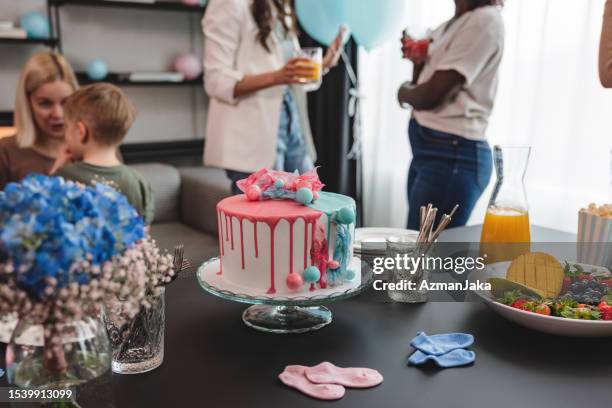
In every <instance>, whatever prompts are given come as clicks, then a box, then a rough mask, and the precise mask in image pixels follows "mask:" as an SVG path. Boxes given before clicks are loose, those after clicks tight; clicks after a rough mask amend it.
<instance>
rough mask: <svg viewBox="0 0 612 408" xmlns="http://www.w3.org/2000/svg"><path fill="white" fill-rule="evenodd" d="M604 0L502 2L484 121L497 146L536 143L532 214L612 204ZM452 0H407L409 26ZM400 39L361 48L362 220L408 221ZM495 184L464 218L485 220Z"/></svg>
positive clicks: (538, 218) (447, 10) (447, 12)
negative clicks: (491, 105) (495, 75)
mask: <svg viewBox="0 0 612 408" xmlns="http://www.w3.org/2000/svg"><path fill="white" fill-rule="evenodd" d="M604 1H605V0H537V1H534V0H507V1H506V7H505V8H504V11H503V15H504V21H505V24H506V50H505V55H504V59H503V62H502V67H501V71H500V87H499V91H498V96H497V101H496V105H495V110H494V112H493V115H492V117H491V122H490V126H489V129H488V132H487V133H488V138H489V142H490V143H491V145H493V144H504V143H506V144H529V145H531V146H532V147H533V150H532V155H531V160H530V163H529V169H528V171H527V176H526V187H527V197H528V200H529V205H530V217H531V222H532V224H534V225H540V226H545V227H550V228H555V229H561V230H565V231H574V232H575V231H576V229H577V211H578V209H579V208H580V207H583V206H586V205H588V204H589V203H590V202H598V203H603V202H606V201H608V202H612V187H611V173H610V162H611V149H612V90H605V89H603V88H602V87H601V85H600V84H599V79H598V74H597V53H598V44H599V33H600V29H601V18H602V15H603V5H604ZM453 11H454V4H453V1H452V0H411V1H410V2H408V5H407V9H406V13H405V22H406V23H405V25H406V26H407V27H408V28H409V30H410V31H411V32H417V33H424V32H425V30H426V29H427V28H429V27H435V26H437V25H438V24H440V23H441V22H443V21H444V20H447V19H448V18H450V17H451V16H452V13H453ZM399 37H400V33H398V39H397V41H395V40H394V41H390V42H389V43H388V44H386V45H385V46H383V47H380V48H378V49H376V50H373V51H370V52H366V51H361V54H360V61H359V67H360V82H361V87H362V90H361V91H362V93H363V94H364V95H365V97H364V99H363V101H362V109H363V144H364V159H363V165H364V209H363V210H364V215H365V221H366V225H368V226H393V227H402V226H404V225H405V222H406V214H407V203H406V176H407V169H408V165H409V163H410V158H411V153H410V147H409V145H408V140H407V124H408V119H409V116H410V112H409V111H406V110H402V109H400V108H399V107H398V104H397V102H396V93H397V88H398V86H399V85H400V84H401V83H402V82H403V81H405V80H407V79H409V78H411V77H412V72H411V69H412V68H411V64H410V63H409V62H407V61H405V60H402V59H401V52H400V45H399ZM493 183H494V176H493V178H492V180H491V183H490V184H489V188H488V189H487V191H485V193H484V194H483V197H482V198H481V200H480V201H479V203H478V205H477V207H476V209H475V210H474V212H473V214H472V217H471V219H470V224H477V223H481V222H482V220H483V219H484V212H485V210H486V205H487V202H488V199H489V196H490V193H491V189H492V186H493Z"/></svg>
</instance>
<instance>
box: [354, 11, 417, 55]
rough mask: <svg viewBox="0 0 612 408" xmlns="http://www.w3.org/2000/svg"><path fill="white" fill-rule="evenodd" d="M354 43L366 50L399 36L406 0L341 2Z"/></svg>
mask: <svg viewBox="0 0 612 408" xmlns="http://www.w3.org/2000/svg"><path fill="white" fill-rule="evenodd" d="M343 1H344V2H345V7H344V11H345V18H346V20H347V21H348V23H349V26H350V27H351V29H352V30H353V37H354V38H355V41H357V43H358V44H359V45H361V46H363V47H365V48H366V49H367V50H371V49H373V48H376V47H378V46H379V45H382V44H383V43H385V42H387V41H388V40H390V39H392V38H396V37H399V36H400V32H401V30H402V24H403V23H404V21H403V19H404V16H405V10H406V4H407V1H406V0H375V1H372V0H343Z"/></svg>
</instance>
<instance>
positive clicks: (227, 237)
mask: <svg viewBox="0 0 612 408" xmlns="http://www.w3.org/2000/svg"><path fill="white" fill-rule="evenodd" d="M228 219H229V216H228V215H227V214H225V240H226V241H229V227H228V226H227V225H228V222H227V220H228Z"/></svg>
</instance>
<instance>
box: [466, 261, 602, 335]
mask: <svg viewBox="0 0 612 408" xmlns="http://www.w3.org/2000/svg"><path fill="white" fill-rule="evenodd" d="M476 275H480V276H476ZM474 278H475V279H479V280H482V281H488V282H489V283H490V284H491V290H479V291H474V293H475V294H476V295H477V296H479V297H480V298H481V299H483V300H484V301H485V303H486V304H487V305H488V306H489V307H490V308H491V309H492V310H493V311H495V312H496V313H498V314H499V315H501V316H503V317H505V318H506V319H508V320H510V321H513V322H515V323H517V324H519V325H522V326H525V327H528V328H531V329H534V330H538V331H541V332H545V333H550V334H556V335H561V336H574V337H606V336H612V271H610V270H609V269H608V268H604V267H600V266H592V265H584V264H579V263H572V262H567V261H564V263H563V264H562V263H561V262H559V261H558V260H557V259H556V258H555V257H553V256H552V255H549V254H545V253H542V252H533V253H527V254H524V255H521V256H519V257H518V258H516V259H515V260H514V261H512V262H498V263H494V264H489V265H487V267H486V269H484V270H483V271H479V272H478V273H476V274H473V276H471V277H470V280H472V279H474Z"/></svg>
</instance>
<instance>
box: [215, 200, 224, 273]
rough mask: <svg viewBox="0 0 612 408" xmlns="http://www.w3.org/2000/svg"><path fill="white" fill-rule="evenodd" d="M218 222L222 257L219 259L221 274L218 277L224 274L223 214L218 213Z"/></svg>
mask: <svg viewBox="0 0 612 408" xmlns="http://www.w3.org/2000/svg"><path fill="white" fill-rule="evenodd" d="M217 221H218V224H219V225H218V227H219V228H218V229H219V231H218V235H219V248H220V249H221V257H220V258H219V272H217V275H221V274H222V273H223V255H224V253H223V252H224V251H223V222H222V221H221V212H218V213H217Z"/></svg>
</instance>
